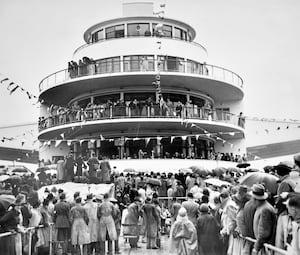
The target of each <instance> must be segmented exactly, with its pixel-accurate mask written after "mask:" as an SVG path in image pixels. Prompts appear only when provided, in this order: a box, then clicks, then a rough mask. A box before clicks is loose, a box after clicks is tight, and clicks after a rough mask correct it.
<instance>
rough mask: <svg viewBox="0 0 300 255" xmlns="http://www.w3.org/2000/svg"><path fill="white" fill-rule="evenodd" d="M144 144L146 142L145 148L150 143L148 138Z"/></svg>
mask: <svg viewBox="0 0 300 255" xmlns="http://www.w3.org/2000/svg"><path fill="white" fill-rule="evenodd" d="M145 142H146V146H147V145H148V143H149V142H150V138H145Z"/></svg>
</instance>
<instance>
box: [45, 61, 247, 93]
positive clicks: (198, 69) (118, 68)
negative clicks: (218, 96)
mask: <svg viewBox="0 0 300 255" xmlns="http://www.w3.org/2000/svg"><path fill="white" fill-rule="evenodd" d="M146 57H148V60H146V61H145V60H143V61H142V60H116V58H110V59H102V60H97V61H94V62H93V63H91V64H85V65H79V66H77V67H74V68H69V69H64V70H61V71H58V72H55V73H53V74H51V75H48V76H47V77H45V78H44V79H43V80H42V81H41V82H40V84H39V90H40V92H41V91H44V90H46V89H48V88H51V87H53V86H55V85H56V84H59V83H63V82H66V81H70V80H72V79H76V78H80V77H85V76H93V75H99V74H111V73H127V72H143V73H144V72H152V73H153V72H156V71H158V68H157V62H158V60H154V58H152V59H150V58H149V56H146ZM159 62H160V65H159V70H160V71H161V72H177V73H186V74H196V75H200V76H204V77H208V78H213V79H217V80H221V81H224V82H228V83H231V84H234V85H235V86H238V87H240V88H242V87H243V80H242V78H241V77H240V76H239V75H237V74H236V73H234V72H232V71H230V70H227V69H225V68H222V67H218V66H213V65H208V64H202V63H198V62H194V61H190V60H188V61H184V60H179V59H177V60H173V59H172V60H170V59H165V58H164V59H161V60H159Z"/></svg>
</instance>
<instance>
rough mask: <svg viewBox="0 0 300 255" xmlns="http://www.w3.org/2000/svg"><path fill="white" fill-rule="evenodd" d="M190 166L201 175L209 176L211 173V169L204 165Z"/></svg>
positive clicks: (195, 172)
mask: <svg viewBox="0 0 300 255" xmlns="http://www.w3.org/2000/svg"><path fill="white" fill-rule="evenodd" d="M190 168H191V169H192V171H193V173H194V174H199V175H200V176H207V175H208V174H209V170H208V169H206V168H204V167H202V166H191V167H190Z"/></svg>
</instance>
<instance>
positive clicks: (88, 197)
mask: <svg viewBox="0 0 300 255" xmlns="http://www.w3.org/2000/svg"><path fill="white" fill-rule="evenodd" d="M91 199H93V194H92V193H90V194H87V196H86V199H85V200H91Z"/></svg>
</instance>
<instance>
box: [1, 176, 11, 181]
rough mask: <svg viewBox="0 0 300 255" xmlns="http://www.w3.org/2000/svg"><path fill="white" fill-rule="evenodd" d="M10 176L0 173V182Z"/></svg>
mask: <svg viewBox="0 0 300 255" xmlns="http://www.w3.org/2000/svg"><path fill="white" fill-rule="evenodd" d="M9 178H10V176H9V175H7V174H4V175H0V182H5V181H6V180H8V179H9Z"/></svg>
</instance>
